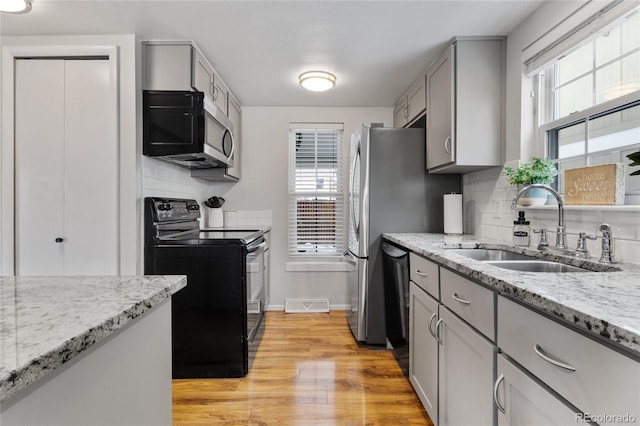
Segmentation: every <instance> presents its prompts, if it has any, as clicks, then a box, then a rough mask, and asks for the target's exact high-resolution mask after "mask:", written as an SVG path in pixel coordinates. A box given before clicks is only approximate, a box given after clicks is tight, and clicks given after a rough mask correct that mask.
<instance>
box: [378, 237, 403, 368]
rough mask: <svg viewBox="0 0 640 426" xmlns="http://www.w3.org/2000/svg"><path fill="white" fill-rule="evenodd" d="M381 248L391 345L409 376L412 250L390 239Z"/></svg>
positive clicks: (388, 342) (386, 315) (385, 303)
mask: <svg viewBox="0 0 640 426" xmlns="http://www.w3.org/2000/svg"><path fill="white" fill-rule="evenodd" d="M381 248H382V253H383V262H382V269H383V275H384V276H383V278H384V311H385V312H384V313H385V327H386V335H387V346H389V347H390V348H392V349H393V356H394V357H395V358H396V361H397V362H398V365H400V368H401V369H402V372H403V373H404V375H405V376H406V377H409V252H407V251H405V250H403V249H401V248H399V247H397V246H394V245H392V244H390V243H389V242H388V241H383V242H382V244H381Z"/></svg>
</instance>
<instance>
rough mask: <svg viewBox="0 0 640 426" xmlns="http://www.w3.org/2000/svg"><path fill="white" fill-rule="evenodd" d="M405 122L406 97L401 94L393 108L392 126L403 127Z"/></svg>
mask: <svg viewBox="0 0 640 426" xmlns="http://www.w3.org/2000/svg"><path fill="white" fill-rule="evenodd" d="M406 124H407V97H406V96H403V97H402V99H400V100H399V101H398V103H397V104H396V106H395V107H394V108H393V127H404V126H405V125H406Z"/></svg>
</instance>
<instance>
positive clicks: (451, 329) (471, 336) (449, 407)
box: [436, 305, 495, 426]
mask: <svg viewBox="0 0 640 426" xmlns="http://www.w3.org/2000/svg"><path fill="white" fill-rule="evenodd" d="M439 316H440V319H441V320H442V323H441V324H440V327H438V329H437V330H436V331H437V332H438V335H439V337H440V341H441V345H440V352H439V390H440V393H439V395H438V405H439V408H438V415H439V417H438V422H439V424H440V425H443V426H448V425H465V426H466V425H492V424H493V413H494V409H493V393H492V390H493V377H494V375H493V372H494V371H493V365H494V364H493V359H494V352H495V351H494V346H493V344H492V343H491V342H489V341H488V340H487V339H485V338H484V337H483V336H482V335H481V334H479V333H478V332H476V331H474V330H473V329H472V328H471V327H469V326H468V325H467V324H466V323H465V322H464V321H462V320H460V319H459V318H458V317H457V316H456V315H454V314H453V313H452V312H451V311H449V310H448V309H447V308H445V307H444V306H442V305H440V307H439Z"/></svg>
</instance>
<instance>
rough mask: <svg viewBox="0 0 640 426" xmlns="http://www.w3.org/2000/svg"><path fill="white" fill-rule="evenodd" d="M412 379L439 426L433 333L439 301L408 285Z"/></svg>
mask: <svg viewBox="0 0 640 426" xmlns="http://www.w3.org/2000/svg"><path fill="white" fill-rule="evenodd" d="M409 313H410V320H409V380H410V381H411V384H412V385H413V388H414V389H415V391H416V394H418V397H419V398H420V401H421V402H422V405H423V406H424V408H425V410H427V413H429V417H430V418H431V421H432V422H433V424H434V425H437V424H438V341H437V340H436V338H435V335H434V334H433V332H432V330H433V329H434V328H435V325H436V322H437V320H438V301H437V300H435V299H434V298H432V297H431V296H429V295H428V294H427V293H426V292H425V291H424V290H422V289H421V288H420V287H418V286H417V285H416V284H415V283H413V282H409Z"/></svg>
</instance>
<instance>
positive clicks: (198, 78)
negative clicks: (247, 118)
mask: <svg viewBox="0 0 640 426" xmlns="http://www.w3.org/2000/svg"><path fill="white" fill-rule="evenodd" d="M142 55H143V56H142V67H143V68H142V69H143V71H142V75H143V82H142V87H143V89H146V90H197V91H200V92H203V93H204V95H205V99H206V100H208V101H209V102H210V105H215V107H216V109H217V111H218V112H221V113H222V115H225V116H227V117H228V118H229V120H230V121H231V123H233V129H232V136H233V141H234V152H233V163H234V166H233V167H223V168H210V169H193V170H192V171H191V176H192V177H196V178H199V179H204V180H209V181H237V180H239V179H240V126H241V116H242V109H241V106H240V103H239V102H238V100H237V99H236V98H235V97H234V96H233V94H232V93H231V92H230V91H229V89H228V88H227V86H226V85H225V84H224V82H223V81H222V79H221V78H220V77H219V76H218V74H217V73H216V71H215V69H214V68H213V67H212V66H211V64H210V63H209V61H208V60H207V58H205V57H204V55H203V54H202V52H201V51H200V49H198V47H197V46H196V45H195V44H194V43H193V42H191V41H176V42H163V41H144V42H142Z"/></svg>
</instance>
